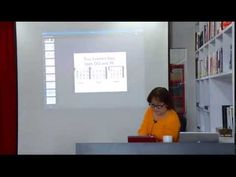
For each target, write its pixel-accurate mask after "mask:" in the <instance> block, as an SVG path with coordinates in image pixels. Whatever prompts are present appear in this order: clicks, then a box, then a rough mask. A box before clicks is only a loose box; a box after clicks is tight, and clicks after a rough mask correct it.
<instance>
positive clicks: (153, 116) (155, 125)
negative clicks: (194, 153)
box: [138, 87, 181, 142]
mask: <svg viewBox="0 0 236 177" xmlns="http://www.w3.org/2000/svg"><path fill="white" fill-rule="evenodd" d="M147 102H148V103H149V107H148V108H147V110H146V112H145V115H144V118H143V122H142V124H141V126H140V128H139V130H138V134H139V135H140V136H154V137H156V138H157V141H162V140H163V136H164V135H170V136H172V138H173V141H174V142H177V141H178V138H179V132H180V126H181V125H180V121H179V117H178V114H177V113H176V112H175V110H174V108H173V103H172V99H171V95H170V93H169V91H168V90H167V89H166V88H163V87H157V88H154V89H153V90H152V91H151V92H150V93H149V95H148V97H147Z"/></svg>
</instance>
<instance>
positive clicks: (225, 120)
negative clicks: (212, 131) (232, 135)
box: [222, 105, 234, 129]
mask: <svg viewBox="0 0 236 177" xmlns="http://www.w3.org/2000/svg"><path fill="white" fill-rule="evenodd" d="M233 111H234V110H233V106H232V105H222V127H223V128H226V129H233V127H234V125H233V124H234V121H233V120H234V114H233Z"/></svg>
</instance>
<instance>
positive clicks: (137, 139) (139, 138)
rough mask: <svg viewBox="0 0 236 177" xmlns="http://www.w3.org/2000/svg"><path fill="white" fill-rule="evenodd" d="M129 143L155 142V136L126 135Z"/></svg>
mask: <svg viewBox="0 0 236 177" xmlns="http://www.w3.org/2000/svg"><path fill="white" fill-rule="evenodd" d="M128 142H129V143H150V142H157V140H156V138H155V137H151V136H128Z"/></svg>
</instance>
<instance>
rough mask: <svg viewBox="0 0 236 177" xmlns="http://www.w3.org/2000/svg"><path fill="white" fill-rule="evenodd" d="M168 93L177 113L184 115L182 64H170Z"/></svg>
mask: <svg viewBox="0 0 236 177" xmlns="http://www.w3.org/2000/svg"><path fill="white" fill-rule="evenodd" d="M170 92H171V94H172V99H173V104H174V107H175V110H176V111H177V113H178V114H179V115H181V116H183V115H184V113H185V92H184V64H170Z"/></svg>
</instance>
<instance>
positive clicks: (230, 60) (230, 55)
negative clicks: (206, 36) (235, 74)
mask: <svg viewBox="0 0 236 177" xmlns="http://www.w3.org/2000/svg"><path fill="white" fill-rule="evenodd" d="M229 69H230V70H231V69H232V44H230V54H229Z"/></svg>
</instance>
